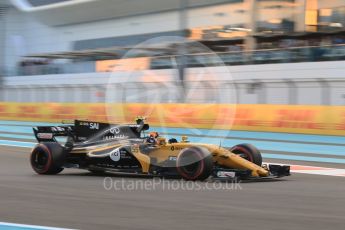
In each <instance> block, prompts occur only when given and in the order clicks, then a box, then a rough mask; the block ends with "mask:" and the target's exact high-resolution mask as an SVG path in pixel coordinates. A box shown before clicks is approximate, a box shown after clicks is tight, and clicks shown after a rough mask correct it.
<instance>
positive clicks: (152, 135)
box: [149, 132, 159, 138]
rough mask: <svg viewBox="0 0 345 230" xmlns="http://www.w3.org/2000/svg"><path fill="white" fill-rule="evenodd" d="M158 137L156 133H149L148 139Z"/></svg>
mask: <svg viewBox="0 0 345 230" xmlns="http://www.w3.org/2000/svg"><path fill="white" fill-rule="evenodd" d="M158 136H159V134H158V132H150V134H149V137H153V138H157V137H158Z"/></svg>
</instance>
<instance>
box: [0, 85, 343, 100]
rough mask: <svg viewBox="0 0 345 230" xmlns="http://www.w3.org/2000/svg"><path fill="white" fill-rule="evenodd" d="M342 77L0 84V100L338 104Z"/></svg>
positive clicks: (341, 88)
mask: <svg viewBox="0 0 345 230" xmlns="http://www.w3.org/2000/svg"><path fill="white" fill-rule="evenodd" d="M343 85H345V79H333V80H332V79H295V80H292V79H274V80H241V81H222V82H214V81H203V82H188V83H187V84H186V85H185V86H186V88H185V89H184V90H182V89H181V85H180V84H178V83H177V82H168V83H165V82H151V83H143V82H131V83H116V84H113V85H108V86H107V85H85V84H84V85H67V86H66V85H31V86H30V85H22V86H6V87H3V88H1V89H0V97H1V98H2V101H4V102H72V103H90V102H91V103H93V102H94V103H104V102H112V103H214V104H216V103H217V104H231V103H238V104H292V105H298V104H302V105H306V104H311V105H344V104H345V90H344V87H343Z"/></svg>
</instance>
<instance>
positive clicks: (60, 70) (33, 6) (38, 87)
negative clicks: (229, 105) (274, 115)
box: [0, 0, 345, 105]
mask: <svg viewBox="0 0 345 230" xmlns="http://www.w3.org/2000/svg"><path fill="white" fill-rule="evenodd" d="M344 25H345V4H344V1H342V0H333V1H328V0H127V1H123V0H3V1H0V27H1V33H0V60H1V62H0V74H1V75H2V76H3V78H2V79H3V81H4V86H2V91H1V92H2V93H1V97H2V98H3V100H5V101H6V100H17V101H23V102H32V101H37V100H44V101H52V100H53V101H57V102H69V100H70V101H71V102H87V101H93V102H102V101H104V98H102V96H100V95H102V93H100V92H102V91H104V87H105V86H104V85H105V84H106V80H104V79H106V78H108V77H109V76H112V77H114V76H118V75H119V76H120V75H121V74H122V73H123V72H128V71H131V72H133V76H139V75H142V76H147V75H148V73H151V74H152V73H153V72H152V71H154V73H155V75H161V76H162V79H170V80H171V79H173V80H174V79H181V78H179V77H176V76H175V75H176V71H175V70H174V69H175V68H176V67H178V68H180V66H182V67H183V68H187V71H186V72H187V73H186V78H185V79H186V80H187V81H188V79H193V74H191V73H194V72H197V70H198V69H200V68H203V69H205V68H210V69H212V71H215V72H216V73H219V72H222V70H221V69H220V70H219V69H218V70H217V69H216V68H217V66H221V65H225V66H229V68H230V72H231V75H232V77H230V76H226V75H225V74H224V73H220V75H219V79H216V80H219V82H225V81H226V82H228V83H229V84H235V86H236V87H238V98H239V103H275V104H337V105H339V104H343V103H344V102H345V101H344V95H345V91H344V92H343V90H342V88H341V87H340V86H341V85H342V84H343V83H339V82H340V81H342V76H341V73H342V72H343V70H344V69H343V67H342V66H344V60H345V45H344V44H345V27H344ZM175 36H180V37H184V38H185V39H184V40H183V42H181V41H176V40H172V41H171V42H168V43H167V42H165V43H164V45H162V44H152V45H150V46H145V47H143V46H141V47H140V48H139V49H138V47H137V44H140V43H142V42H145V41H147V40H150V39H155V38H157V37H158V38H159V37H165V38H166V37H175ZM194 44H202V45H203V46H205V47H207V49H206V51H205V50H203V51H202V52H201V51H200V49H196V50H195V49H193V47H194ZM133 48H135V49H137V51H136V52H130V53H131V55H132V56H125V57H126V58H125V59H126V60H124V56H123V55H126V54H127V52H128V51H130V50H133ZM215 54H216V55H217V56H218V57H219V59H217V60H218V61H219V63H217V61H216V62H215V61H214V59H212V58H209V57H210V56H212V55H215ZM209 60H211V61H209ZM320 62H322V64H320ZM284 63H287V64H284ZM257 65H260V66H257ZM114 66H116V71H117V73H109V72H113V67H114ZM255 66H257V67H255ZM257 69H259V70H260V71H261V73H260V72H257V71H255V70H257ZM278 72H279V73H278ZM277 73H278V74H277ZM122 75H123V74H122ZM177 75H178V74H177ZM179 75H181V73H180V74H179ZM24 78H25V80H24ZM68 79H70V80H68ZM78 79H79V80H78ZM90 79H92V80H90ZM142 79H146V78H145V77H143V78H140V79H139V78H138V79H133V82H132V83H131V84H132V86H130V87H129V88H136V89H140V88H142V85H141V84H142V83H143V82H140V81H142ZM183 79H184V78H183ZM145 81H147V80H145ZM207 81H209V82H211V81H212V79H207V80H205V82H206V83H205V84H204V85H203V86H202V87H201V88H202V90H201V91H200V94H204V91H203V90H210V92H211V91H212V90H213V91H215V92H216V91H217V90H219V89H218V88H215V87H219V85H217V86H214V85H212V84H210V83H207ZM23 82H25V84H23ZM85 82H86V83H90V82H92V83H90V85H86V84H85ZM135 82H137V84H138V85H135V86H133V84H136V83H135ZM67 85H68V86H67ZM225 85H226V84H225ZM68 87H69V88H68ZM157 87H159V84H158V86H157ZM69 89H73V92H70V91H71V90H69ZM132 91H133V90H127V91H126V92H123V93H122V95H126V94H130V93H128V92H132ZM49 92H56V94H58V95H59V96H50V95H48V94H49ZM205 92H206V91H205ZM210 92H209V94H211V95H212V93H210ZM298 92H300V93H298ZM301 92H310V93H309V95H316V96H315V97H314V96H312V97H311V98H310V99H306V98H305V97H302V96H301V97H299V96H298V95H302V93H301ZM162 94H164V90H163V92H162ZM307 94H308V93H307ZM66 95H69V96H66ZM304 95H306V94H304ZM320 95H321V96H320ZM64 96H66V98H68V99H66V98H64ZM119 98H120V99H121V100H123V98H122V97H119ZM164 100H165V102H170V101H169V100H170V99H169V100H168V99H164ZM171 100H172V101H174V100H175V101H176V100H179V99H171ZM134 101H135V100H134ZM192 101H194V102H195V101H196V102H217V101H215V100H214V99H212V98H211V99H210V98H202V97H200V96H196V98H194V99H192Z"/></svg>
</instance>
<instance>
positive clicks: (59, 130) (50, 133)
mask: <svg viewBox="0 0 345 230" xmlns="http://www.w3.org/2000/svg"><path fill="white" fill-rule="evenodd" d="M33 131H34V134H35V137H36V139H37V141H38V142H42V141H45V142H56V139H55V137H64V136H67V137H72V138H74V126H73V125H65V126H37V127H34V128H33Z"/></svg>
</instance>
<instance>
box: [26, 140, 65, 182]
mask: <svg viewBox="0 0 345 230" xmlns="http://www.w3.org/2000/svg"><path fill="white" fill-rule="evenodd" d="M65 155H66V153H65V151H64V148H63V147H62V146H61V145H60V144H58V143H55V142H42V143H39V144H37V145H36V146H35V147H34V148H33V149H32V151H31V155H30V163H31V167H32V169H33V170H34V171H35V172H36V173H38V174H46V175H52V174H58V173H60V172H61V171H62V170H63V167H62V166H63V164H64V160H65Z"/></svg>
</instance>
